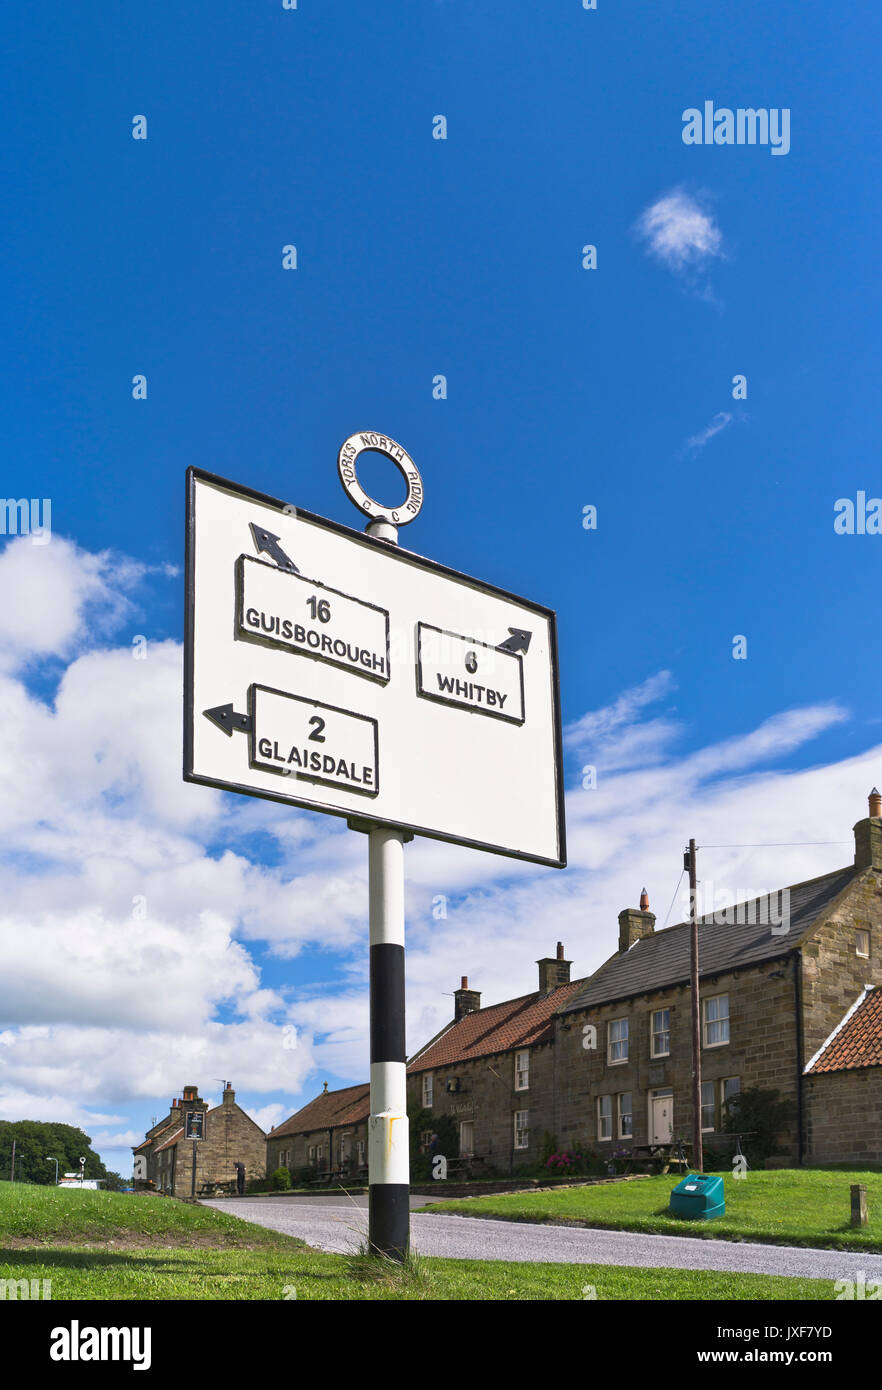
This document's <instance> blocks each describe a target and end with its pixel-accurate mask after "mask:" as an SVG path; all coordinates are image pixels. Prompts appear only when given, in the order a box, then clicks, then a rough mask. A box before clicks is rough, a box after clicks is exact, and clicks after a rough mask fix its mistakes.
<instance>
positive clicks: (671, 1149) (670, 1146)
mask: <svg viewBox="0 0 882 1390" xmlns="http://www.w3.org/2000/svg"><path fill="white" fill-rule="evenodd" d="M691 1151H692V1145H691V1144H685V1143H682V1142H681V1141H680V1140H676V1141H668V1142H667V1143H654V1144H634V1145H633V1146H632V1148H631V1150H630V1153H628V1154H625V1155H619V1156H618V1157H617V1158H615V1162H617V1163H622V1164H623V1165H624V1167H625V1171H626V1172H628V1173H633V1172H634V1170H635V1168H637V1167H640V1168H647V1167H649V1168H652V1169H653V1170H654V1171H658V1172H659V1173H669V1172H670V1171H671V1169H672V1168H676V1169H678V1170H679V1171H681V1172H688V1170H689V1166H690V1164H689V1157H688V1154H689V1153H691Z"/></svg>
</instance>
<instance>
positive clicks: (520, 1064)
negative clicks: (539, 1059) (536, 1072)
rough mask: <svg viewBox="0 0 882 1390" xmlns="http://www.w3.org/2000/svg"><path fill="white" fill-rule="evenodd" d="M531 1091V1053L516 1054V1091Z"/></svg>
mask: <svg viewBox="0 0 882 1390" xmlns="http://www.w3.org/2000/svg"><path fill="white" fill-rule="evenodd" d="M529 1089H530V1053H529V1051H524V1052H516V1053H515V1090H516V1091H528V1090H529Z"/></svg>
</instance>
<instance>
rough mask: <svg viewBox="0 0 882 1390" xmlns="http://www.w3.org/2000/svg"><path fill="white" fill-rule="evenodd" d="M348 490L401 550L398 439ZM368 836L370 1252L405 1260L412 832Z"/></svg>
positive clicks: (348, 471)
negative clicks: (393, 499)
mask: <svg viewBox="0 0 882 1390" xmlns="http://www.w3.org/2000/svg"><path fill="white" fill-rule="evenodd" d="M365 449H370V450H372V451H375V452H377V453H381V454H385V456H386V457H387V458H388V459H391V461H392V462H393V463H394V464H395V466H396V468H397V469H398V471H399V472H400V473H401V475H402V477H403V479H404V482H405V484H406V487H407V497H406V499H405V501H404V502H403V503H402V505H401V506H400V507H394V508H393V507H383V506H381V505H380V504H379V503H378V502H375V501H374V500H373V498H372V497H368V495H367V493H365V491H364V490H363V488H362V487H361V485H360V484H359V481H358V478H357V476H356V472H355V461H356V459H357V458H358V455H359V454H360V453H362V452H363V451H364V450H365ZM337 470H338V473H339V475H340V481H341V483H342V484H343V488H344V490H345V492H346V493H347V495H348V496H349V497H350V498H351V500H352V501H353V502H354V503H355V505H356V506H357V507H358V508H360V510H361V511H362V512H364V514H365V515H366V516H367V517H368V518H369V519H368V524H367V526H366V527H365V530H366V532H367V534H368V535H369V536H373V537H374V538H375V539H376V540H380V541H385V542H386V544H387V545H397V544H398V527H399V526H401V525H404V524H405V523H406V522H408V521H413V519H414V517H415V516H416V515H417V513H418V512H419V510H420V507H421V506H422V502H423V484H422V479H421V478H420V475H419V472H418V470H417V467H416V464H415V463H414V461H413V459H412V458H411V457H410V455H409V454H408V453H407V452H406V451H405V450H404V449H402V447H401V445H400V444H396V442H395V440H394V439H389V438H388V437H386V436H385V435H377V434H373V433H364V434H353V435H350V437H349V438H348V439H347V440H346V441H345V442H344V443H343V445H342V446H341V448H340V452H339V454H338V456H337ZM350 825H353V826H354V828H357V829H364V830H367V834H368V896H369V905H370V906H369V912H370V951H371V960H370V992H371V1113H370V1118H369V1120H368V1183H369V1197H368V1204H369V1214H368V1223H369V1224H368V1247H369V1249H370V1251H371V1253H372V1254H374V1255H385V1256H387V1257H388V1258H389V1259H393V1260H398V1261H401V1260H403V1259H404V1258H405V1256H406V1255H407V1252H408V1247H409V1243H410V1135H409V1125H408V1118H407V1053H406V1050H405V1029H404V844H405V840H411V839H413V836H412V834H411V833H410V832H406V831H403V830H397V829H395V828H390V827H388V826H379V825H370V824H369V823H364V822H362V823H355V822H353V821H350Z"/></svg>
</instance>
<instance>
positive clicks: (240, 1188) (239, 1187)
mask: <svg viewBox="0 0 882 1390" xmlns="http://www.w3.org/2000/svg"><path fill="white" fill-rule="evenodd" d="M235 1168H236V1191H237V1192H238V1194H239V1196H240V1197H244V1196H245V1164H244V1163H237V1164H236V1165H235Z"/></svg>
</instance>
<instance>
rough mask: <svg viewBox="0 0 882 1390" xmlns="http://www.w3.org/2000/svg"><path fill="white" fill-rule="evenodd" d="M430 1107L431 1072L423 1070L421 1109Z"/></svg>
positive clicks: (429, 1108)
mask: <svg viewBox="0 0 882 1390" xmlns="http://www.w3.org/2000/svg"><path fill="white" fill-rule="evenodd" d="M431 1108H432V1073H431V1072H430V1071H424V1072H423V1109H424V1110H431Z"/></svg>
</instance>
